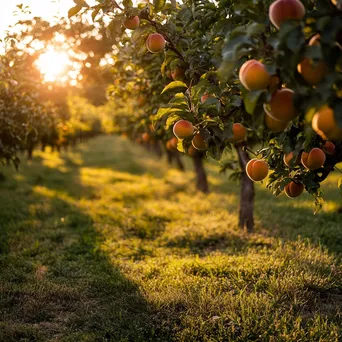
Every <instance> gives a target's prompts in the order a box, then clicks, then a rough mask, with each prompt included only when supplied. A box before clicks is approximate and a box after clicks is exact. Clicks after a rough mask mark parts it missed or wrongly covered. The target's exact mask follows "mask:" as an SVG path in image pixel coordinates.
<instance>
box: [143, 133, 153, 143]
mask: <svg viewBox="0 0 342 342" xmlns="http://www.w3.org/2000/svg"><path fill="white" fill-rule="evenodd" d="M150 138H151V137H150V135H149V134H148V133H146V132H145V133H143V134H142V136H141V139H142V140H143V142H149V141H150Z"/></svg>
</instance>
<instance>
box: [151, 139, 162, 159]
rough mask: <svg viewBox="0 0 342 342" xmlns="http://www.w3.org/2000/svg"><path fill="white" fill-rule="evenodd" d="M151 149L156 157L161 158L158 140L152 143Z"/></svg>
mask: <svg viewBox="0 0 342 342" xmlns="http://www.w3.org/2000/svg"><path fill="white" fill-rule="evenodd" d="M153 148H154V151H155V153H156V155H157V156H158V157H159V158H161V157H162V156H163V151H162V149H161V147H160V142H159V141H158V140H156V141H154V142H153Z"/></svg>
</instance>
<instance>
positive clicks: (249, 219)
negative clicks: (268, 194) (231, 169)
mask: <svg viewBox="0 0 342 342" xmlns="http://www.w3.org/2000/svg"><path fill="white" fill-rule="evenodd" d="M242 147H243V146H242V145H239V146H237V147H236V150H237V153H238V157H239V163H240V166H241V169H242V174H241V192H240V209H239V226H240V228H241V229H245V230H246V231H247V232H249V233H250V232H252V231H253V230H254V183H253V181H252V180H251V179H249V177H248V176H247V173H246V165H247V163H248V162H249V160H250V158H249V155H248V153H247V152H246V151H244V150H243V148H242Z"/></svg>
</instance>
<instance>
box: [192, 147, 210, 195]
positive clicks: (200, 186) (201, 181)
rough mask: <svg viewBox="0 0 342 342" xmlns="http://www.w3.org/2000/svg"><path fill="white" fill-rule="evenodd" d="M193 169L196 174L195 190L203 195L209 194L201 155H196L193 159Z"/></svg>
mask: <svg viewBox="0 0 342 342" xmlns="http://www.w3.org/2000/svg"><path fill="white" fill-rule="evenodd" d="M193 161H194V168H195V174H196V188H197V190H199V191H202V192H204V193H208V192H209V185H208V180H207V175H206V173H205V170H204V167H203V155H201V154H198V155H196V156H194V157H193Z"/></svg>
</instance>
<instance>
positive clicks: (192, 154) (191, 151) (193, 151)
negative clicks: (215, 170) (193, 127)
mask: <svg viewBox="0 0 342 342" xmlns="http://www.w3.org/2000/svg"><path fill="white" fill-rule="evenodd" d="M197 153H198V151H197V150H196V149H195V147H193V146H192V145H191V146H190V147H189V148H188V151H187V154H188V156H190V157H195V156H196V154H197Z"/></svg>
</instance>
